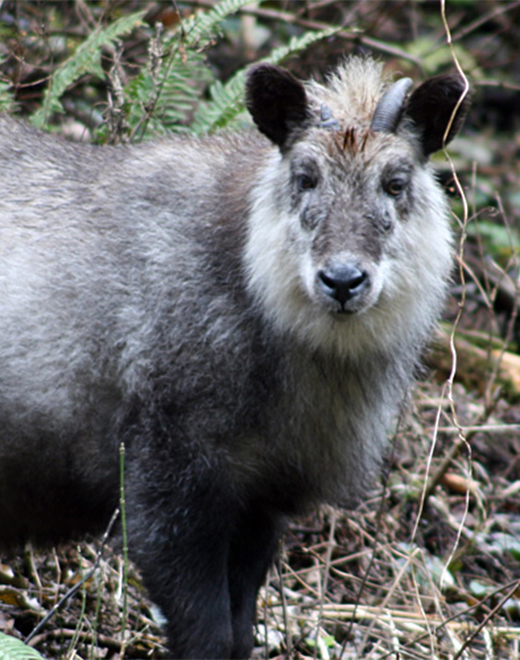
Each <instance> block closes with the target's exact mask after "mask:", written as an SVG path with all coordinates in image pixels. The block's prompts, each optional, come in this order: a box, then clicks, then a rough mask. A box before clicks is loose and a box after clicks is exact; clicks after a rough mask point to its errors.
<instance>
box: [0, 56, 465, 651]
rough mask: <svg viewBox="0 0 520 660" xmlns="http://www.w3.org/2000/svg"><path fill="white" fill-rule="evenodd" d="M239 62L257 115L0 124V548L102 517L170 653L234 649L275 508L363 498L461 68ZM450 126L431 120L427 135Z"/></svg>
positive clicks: (412, 302)
mask: <svg viewBox="0 0 520 660" xmlns="http://www.w3.org/2000/svg"><path fill="white" fill-rule="evenodd" d="M410 86H411V81H410V80H409V79H401V80H399V81H397V82H396V83H390V82H389V81H388V80H387V79H385V76H384V75H383V73H382V67H381V66H380V64H378V63H375V62H374V61H372V60H370V59H364V58H359V59H358V58H352V59H350V60H348V61H347V62H346V63H345V64H343V65H342V66H340V67H339V68H338V70H337V71H336V73H335V74H334V75H333V76H331V77H330V79H329V80H328V82H327V83H326V84H321V83H317V82H310V83H308V84H302V83H301V82H299V81H298V80H296V78H294V77H293V76H292V75H291V74H290V73H288V72H287V71H285V70H283V69H280V68H277V67H274V66H269V65H258V66H256V67H253V68H252V69H251V70H250V72H249V75H248V78H247V90H246V92H247V95H246V96H247V107H248V109H249V112H250V113H251V115H252V117H253V120H254V122H255V124H256V128H257V129H258V130H256V129H253V130H250V131H244V132H238V133H233V134H227V133H223V134H217V135H213V136H208V137H203V138H186V137H172V138H171V139H165V140H161V141H156V142H151V143H145V144H138V145H133V146H117V147H96V146H93V145H88V144H87V145H85V144H83V145H80V144H71V143H67V142H65V141H62V140H61V139H59V138H55V137H52V136H49V135H45V134H43V133H40V132H38V131H36V130H34V129H32V128H30V127H28V126H26V125H23V124H21V123H18V122H15V121H14V120H12V119H9V118H7V117H3V118H1V119H0V543H1V544H2V545H3V546H4V547H5V546H15V545H18V544H20V543H22V542H24V541H26V540H33V541H34V542H36V543H52V542H57V541H60V540H62V539H66V538H69V537H77V535H79V534H84V533H99V532H100V531H102V530H104V529H105V528H106V526H107V523H108V521H109V519H110V518H111V515H112V513H113V511H114V510H115V508H116V507H117V506H118V501H119V486H120V475H119V473H120V470H119V467H120V458H119V455H120V452H119V447H120V445H121V443H124V446H125V448H126V458H125V473H126V476H125V486H126V491H125V492H126V510H127V520H126V524H127V529H128V539H129V541H128V542H129V549H130V555H131V557H132V558H133V559H134V560H135V562H136V563H137V565H138V567H139V568H140V570H141V571H142V575H143V579H144V582H145V584H146V586H147V588H148V590H149V594H150V596H151V598H152V600H154V601H155V602H156V603H157V604H158V605H159V606H160V608H161V609H162V611H163V613H164V615H165V617H166V619H167V624H166V630H167V635H168V642H169V648H170V651H171V654H172V656H173V657H175V658H230V657H231V658H247V657H248V656H249V654H250V651H251V648H252V643H253V626H252V624H253V620H254V613H255V600H256V596H257V592H258V589H259V587H260V585H261V584H262V582H263V580H264V578H265V575H266V572H267V569H268V567H269V564H270V561H271V558H272V555H273V553H274V551H275V547H276V545H277V541H278V539H279V537H280V534H281V533H282V531H283V529H284V526H285V524H286V521H287V520H288V518H290V517H291V516H294V515H296V514H299V513H301V512H303V511H306V510H307V509H308V508H309V507H311V506H313V505H318V504H320V503H330V504H333V505H344V504H349V503H352V502H354V501H355V500H357V499H358V498H359V496H360V495H361V494H362V493H363V490H364V489H365V487H366V484H367V483H370V476H371V475H374V473H375V472H376V471H377V469H378V466H379V464H380V460H381V456H382V455H383V453H384V448H385V443H386V434H387V431H388V427H389V424H390V423H391V421H392V420H393V419H394V418H395V416H396V415H397V414H398V412H399V410H400V407H401V405H402V402H403V400H404V399H405V397H406V395H407V393H408V391H409V388H410V386H411V385H412V382H413V377H414V373H416V370H417V366H418V362H419V360H420V354H421V351H422V350H423V348H424V346H425V343H426V342H427V340H428V337H429V336H430V335H431V332H432V328H433V326H434V324H435V321H436V319H437V318H438V316H439V313H440V311H441V308H442V305H443V300H444V298H445V294H446V289H447V280H448V279H449V273H450V268H451V263H452V256H451V251H452V243H451V241H452V236H451V232H450V225H449V221H448V211H447V204H446V201H445V198H444V194H443V192H442V190H441V188H440V186H439V185H438V184H437V182H436V179H435V176H434V173H433V171H432V169H431V166H430V165H429V164H428V156H429V155H430V154H431V153H432V152H434V151H436V150H439V149H440V148H441V147H442V145H443V143H444V142H446V141H449V140H450V139H451V138H452V137H453V136H454V135H455V134H456V132H457V131H458V129H459V128H460V124H461V122H462V119H463V116H464V114H465V111H466V109H467V108H466V106H467V101H465V100H462V101H461V98H462V99H463V96H464V95H463V91H464V82H463V80H462V79H460V78H459V77H458V76H439V77H436V78H432V79H430V80H428V81H427V82H425V83H424V84H422V85H420V86H419V87H418V88H417V89H416V90H415V91H414V92H410ZM449 126H451V128H448V127H449Z"/></svg>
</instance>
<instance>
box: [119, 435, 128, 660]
mask: <svg viewBox="0 0 520 660" xmlns="http://www.w3.org/2000/svg"><path fill="white" fill-rule="evenodd" d="M119 458H120V461H119V472H120V474H119V479H120V497H119V506H120V508H121V529H122V537H123V617H122V621H121V651H120V654H119V657H120V658H121V660H123V658H124V656H125V649H126V639H125V637H126V626H127V621H128V536H127V531H126V500H125V443H124V442H122V443H121V445H120V446H119Z"/></svg>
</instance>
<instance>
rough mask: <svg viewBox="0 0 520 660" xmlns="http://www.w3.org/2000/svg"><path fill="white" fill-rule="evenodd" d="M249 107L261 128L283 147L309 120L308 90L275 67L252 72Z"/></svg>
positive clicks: (248, 93) (255, 69)
mask: <svg viewBox="0 0 520 660" xmlns="http://www.w3.org/2000/svg"><path fill="white" fill-rule="evenodd" d="M246 105H247V109H248V110H249V112H250V113H251V116H252V117H253V120H254V122H255V124H256V125H257V126H258V129H259V130H260V131H261V132H262V133H263V134H264V135H266V136H267V137H268V138H269V139H270V140H271V141H272V142H274V143H275V144H277V145H278V146H280V147H283V145H284V144H286V142H287V140H288V138H289V136H290V135H291V133H292V132H293V131H294V129H295V128H297V127H299V126H303V125H304V124H305V123H306V122H307V121H308V119H309V117H310V113H309V107H308V103H307V95H306V93H305V88H304V87H303V85H302V84H301V82H300V81H299V80H297V79H296V78H295V77H294V76H293V75H292V74H291V73H289V71H286V70H285V69H280V68H279V67H277V66H272V65H271V64H259V65H257V66H255V67H253V68H252V69H250V71H249V73H248V76H247V83H246Z"/></svg>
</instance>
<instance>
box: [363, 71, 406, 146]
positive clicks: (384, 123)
mask: <svg viewBox="0 0 520 660" xmlns="http://www.w3.org/2000/svg"><path fill="white" fill-rule="evenodd" d="M411 86H412V80H411V79H410V78H401V80H398V81H397V82H395V83H394V84H393V85H392V86H391V87H390V88H389V89H387V91H386V92H385V93H384V94H383V96H382V97H381V99H380V101H379V103H378V104H377V107H376V109H375V110H374V114H373V116H372V122H371V124H370V128H371V129H372V130H373V131H379V132H381V133H393V132H394V131H395V129H396V128H397V122H398V121H399V118H400V116H401V111H402V109H403V104H404V99H405V97H406V94H407V93H408V90H409V89H410V87H411Z"/></svg>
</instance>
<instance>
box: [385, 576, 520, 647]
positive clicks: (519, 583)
mask: <svg viewBox="0 0 520 660" xmlns="http://www.w3.org/2000/svg"><path fill="white" fill-rule="evenodd" d="M509 587H511V589H510V591H508V592H507V597H505V598H502V599H501V601H500V604H499V605H500V606H501V605H503V604H504V603H505V602H507V600H508V598H511V594H514V593H515V591H516V590H517V589H518V588H519V587H520V580H514V581H513V582H508V583H507V584H505V585H503V586H501V587H499V588H498V589H494V590H493V591H491V592H490V593H489V594H488V595H487V596H486V597H485V598H483V599H482V600H481V601H479V602H478V603H475V604H474V605H470V606H469V607H467V608H466V609H465V610H463V611H461V612H457V613H456V614H452V615H451V616H450V617H448V618H447V619H444V621H443V622H442V623H439V625H438V626H435V628H434V629H433V633H434V634H435V635H438V634H439V633H440V632H442V630H443V629H444V628H446V627H447V626H448V625H449V624H450V623H451V622H452V621H455V620H456V619H458V618H459V617H462V616H466V615H468V614H469V613H470V612H473V611H474V610H476V611H478V610H479V609H480V608H481V607H482V605H483V604H484V603H485V602H486V601H487V600H491V598H494V597H495V596H496V595H497V594H499V593H500V592H501V591H504V589H508V588H509ZM494 612H495V608H493V610H491V611H490V612H488V614H486V615H485V619H486V621H488V620H489V617H490V615H492V613H494ZM479 629H480V625H479ZM477 632H478V631H477ZM429 636H430V632H426V633H423V634H422V635H420V636H419V637H417V638H415V639H413V640H410V641H409V642H407V643H406V644H405V645H404V646H403V647H402V648H403V649H408V648H410V647H411V646H413V645H415V644H418V643H419V642H422V641H423V640H424V639H426V638H427V637H429ZM463 650H464V649H463ZM393 654H394V651H393V650H392V651H388V652H387V653H386V654H385V655H382V656H381V657H380V658H379V660H386V659H387V658H389V657H390V656H391V655H393ZM452 660H455V658H452Z"/></svg>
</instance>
